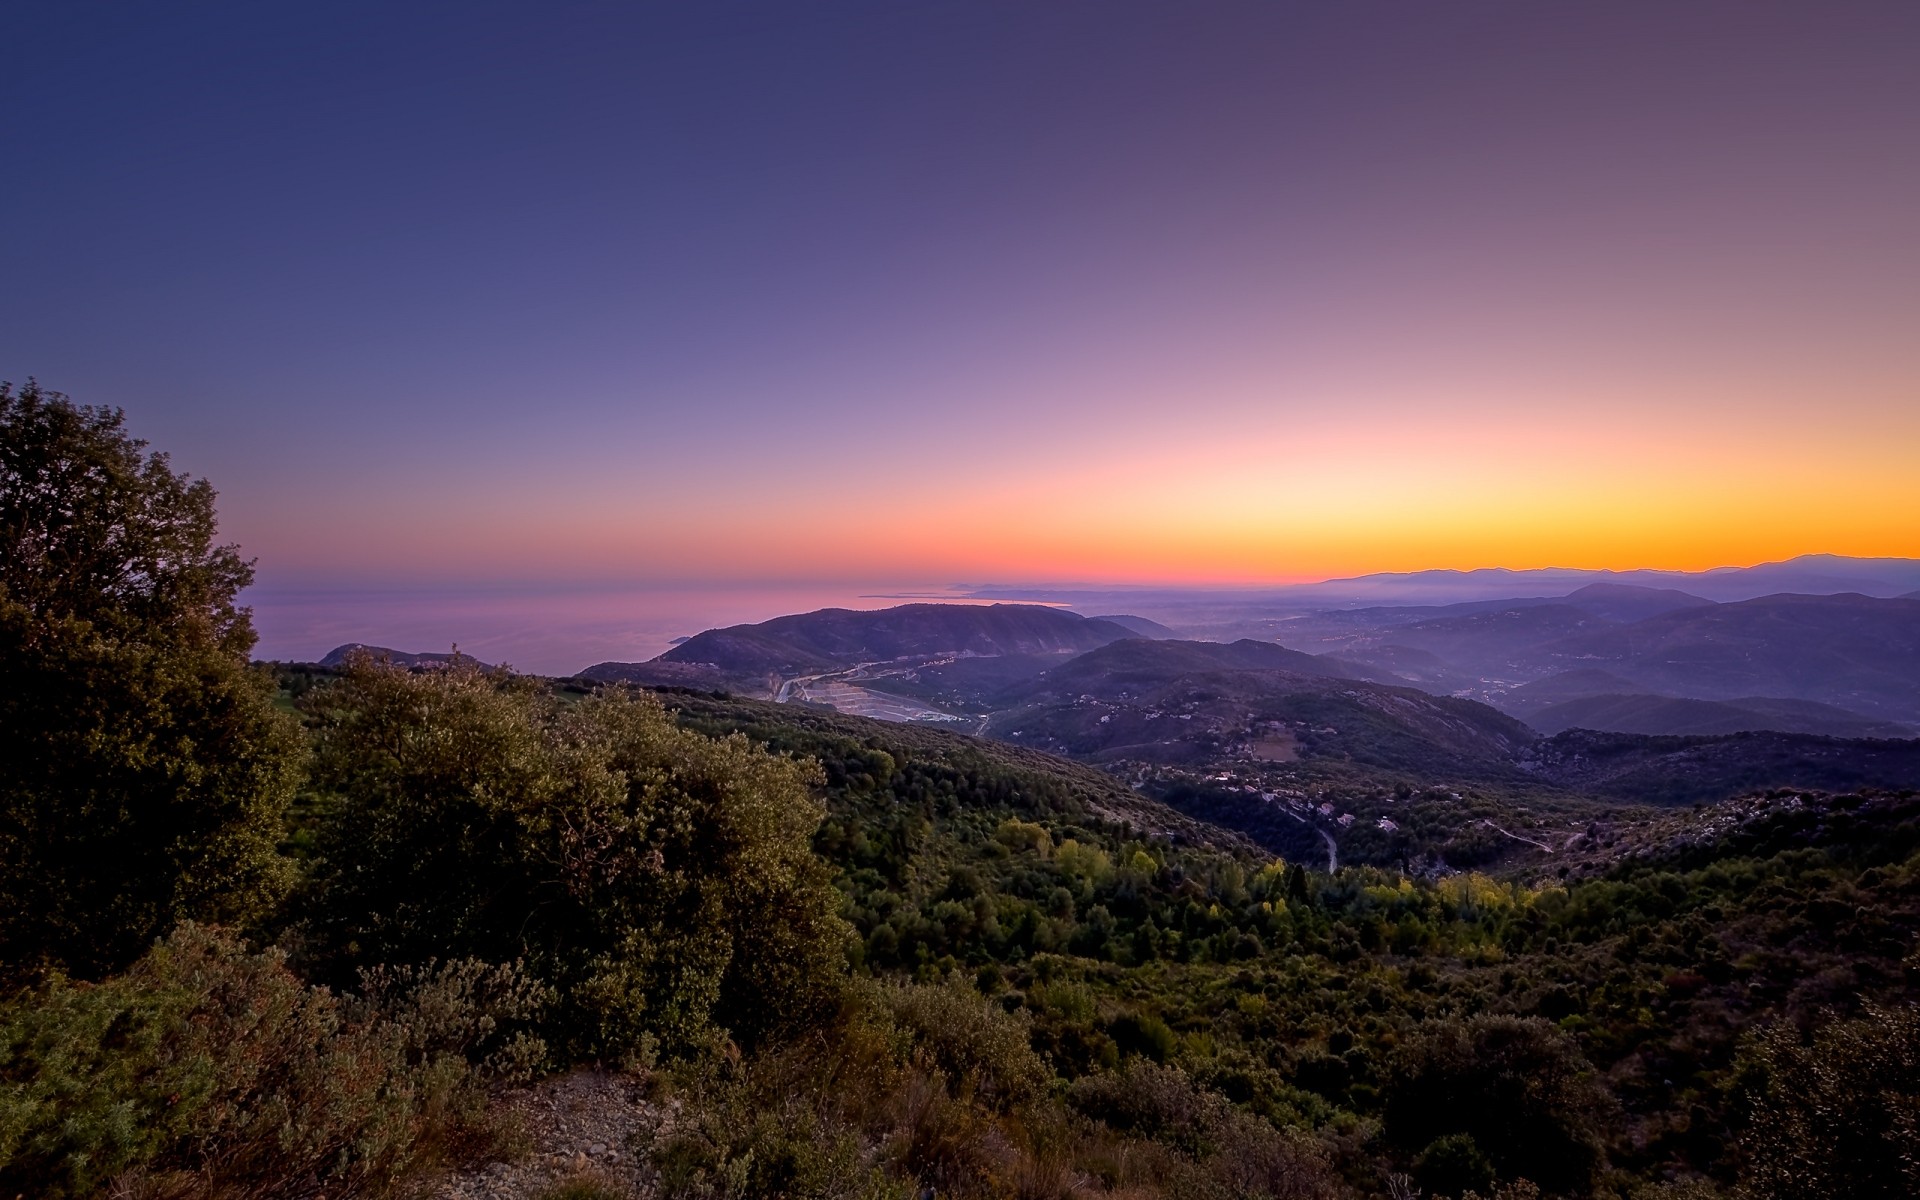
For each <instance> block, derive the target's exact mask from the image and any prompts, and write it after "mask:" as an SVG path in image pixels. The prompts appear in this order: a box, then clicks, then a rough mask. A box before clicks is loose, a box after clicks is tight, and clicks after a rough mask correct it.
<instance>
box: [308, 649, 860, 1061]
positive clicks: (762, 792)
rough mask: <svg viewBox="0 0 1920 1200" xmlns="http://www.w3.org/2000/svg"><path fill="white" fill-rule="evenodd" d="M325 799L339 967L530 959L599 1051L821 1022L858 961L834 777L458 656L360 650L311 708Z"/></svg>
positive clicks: (567, 1039) (587, 1048) (569, 1039)
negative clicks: (834, 857)
mask: <svg viewBox="0 0 1920 1200" xmlns="http://www.w3.org/2000/svg"><path fill="white" fill-rule="evenodd" d="M307 706H308V710H309V712H310V714H311V716H312V719H313V721H314V724H315V734H316V738H315V745H316V756H315V767H314V782H315V785H316V787H317V789H318V791H319V793H320V796H321V804H322V811H323V814H324V815H323V818H322V828H321V832H320V835H319V839H318V843H319V849H320V863H319V865H318V868H317V871H316V876H315V882H314V890H313V894H312V897H311V900H310V905H311V914H312V915H311V918H310V923H309V932H308V936H309V938H310V941H311V944H312V945H313V946H314V947H315V948H316V952H317V953H318V954H320V955H322V956H325V955H332V956H333V957H334V958H335V959H336V960H337V961H336V962H335V964H334V969H336V970H338V969H340V968H342V967H345V966H357V965H363V964H371V963H380V962H394V963H411V962H421V961H425V960H427V959H430V958H434V957H439V956H446V955H472V956H477V957H480V958H485V959H489V960H494V961H499V960H504V959H510V958H518V957H522V956H524V957H525V958H526V959H527V960H528V962H529V963H530V965H531V967H532V969H533V970H534V971H536V972H537V973H538V974H539V975H540V976H541V977H542V978H543V979H545V980H547V981H548V982H549V983H550V984H552V985H553V987H554V988H555V991H556V994H557V996H558V1003H557V1009H556V1020H555V1024H554V1028H555V1030H556V1038H557V1039H558V1041H559V1043H560V1044H561V1045H562V1046H563V1048H565V1049H567V1050H569V1051H571V1052H572V1053H575V1054H581V1055H594V1056H600V1055H613V1056H616V1057H617V1056H621V1055H634V1054H644V1053H645V1052H646V1051H647V1049H648V1048H649V1046H651V1045H653V1044H655V1043H658V1044H664V1045H666V1046H667V1047H668V1048H684V1047H688V1046H692V1045H694V1044H696V1043H698V1042H700V1041H701V1040H702V1039H703V1038H706V1037H707V1036H709V1035H710V1034H711V1033H713V1032H714V1031H716V1030H725V1031H727V1032H730V1033H731V1034H733V1035H734V1036H736V1037H740V1038H742V1039H745V1040H749V1041H751V1040H755V1039H758V1038H761V1037H764V1036H765V1035H767V1034H769V1033H772V1032H775V1031H777V1030H779V1029H783V1028H792V1027H795V1026H797V1025H801V1024H804V1023H805V1022H807V1021H808V1020H810V1019H812V1018H814V1017H816V1016H818V1014H819V1013H820V1012H822V1011H824V1009H825V1007H826V1006H828V1005H829V1004H830V1003H831V1002H832V999H833V993H834V989H835V987H836V986H837V979H838V976H839V974H840V973H841V971H842V970H843V969H844V962H845V954H844V946H845V941H846V938H847V931H846V927H845V925H844V924H843V923H842V922H841V921H840V919H839V917H838V916H837V909H838V904H839V898H838V895H837V894H836V893H835V892H834V891H833V889H832V887H831V886H830V885H829V883H828V881H827V876H826V872H825V869H824V867H823V866H822V864H821V863H820V862H819V861H818V860H817V859H816V858H815V857H814V855H813V854H812V851H811V848H810V843H809V839H810V838H811V836H812V834H813V831H814V828H815V827H816V826H817V825H818V824H819V821H820V818H821V815H822V808H821V805H820V802H819V800H818V799H816V798H815V796H814V795H813V794H812V788H813V787H814V786H815V785H816V784H817V783H818V781H819V777H818V774H817V770H818V769H817V767H815V766H813V765H812V764H810V763H807V762H803V761H800V760H796V759H791V758H787V757H784V756H779V755H775V754H771V753H768V752H766V751H764V750H761V749H759V748H757V747H755V746H753V745H752V744H750V743H749V742H748V741H747V740H746V739H745V738H744V737H739V736H734V737H728V738H718V739H716V738H708V737H703V736H701V735H699V734H697V733H692V732H689V731H687V730H684V729H681V728H679V727H678V726H676V725H675V724H674V722H673V721H672V719H671V718H669V717H668V716H667V714H666V713H665V712H664V710H662V709H661V707H660V706H659V705H658V704H657V703H656V702H653V701H652V700H650V699H644V698H641V699H636V698H631V697H628V696H625V695H619V694H615V695H606V696H597V697H591V698H588V699H585V700H582V701H580V702H578V703H573V704H567V703H564V702H562V701H560V700H558V699H556V698H554V697H553V696H551V695H548V694H545V693H543V692H541V691H538V690H535V689H533V688H531V687H529V686H528V685H526V684H525V683H522V682H516V681H514V680H511V679H508V678H505V677H503V676H496V675H492V674H488V673H486V672H483V671H480V670H479V669H477V668H476V667H474V666H473V665H472V664H470V663H456V664H455V665H454V666H452V667H451V668H448V669H445V670H439V671H428V672H408V671H405V670H402V669H400V668H397V667H393V666H390V665H387V664H383V663H378V662H375V661H373V660H371V659H369V658H366V657H364V656H363V657H361V658H359V659H356V660H355V661H354V662H353V663H351V664H350V666H349V667H348V669H347V672H346V674H345V677H344V678H343V679H342V680H341V682H340V683H339V684H338V685H336V686H334V687H330V688H324V689H320V690H317V691H315V692H314V693H312V694H311V695H310V696H309V697H308V700H307Z"/></svg>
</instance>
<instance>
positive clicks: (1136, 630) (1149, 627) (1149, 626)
mask: <svg viewBox="0 0 1920 1200" xmlns="http://www.w3.org/2000/svg"><path fill="white" fill-rule="evenodd" d="M1088 620H1092V621H1111V622H1113V623H1114V624H1115V625H1118V626H1120V627H1121V628H1122V629H1128V630H1132V631H1133V634H1134V636H1136V637H1143V638H1177V637H1179V636H1180V635H1179V634H1177V633H1175V632H1174V631H1173V630H1171V629H1168V628H1167V627H1166V626H1165V625H1162V624H1161V623H1160V622H1158V621H1149V620H1147V619H1146V618H1145V617H1130V616H1126V615H1125V614H1110V615H1106V616H1095V617H1089V618H1088Z"/></svg>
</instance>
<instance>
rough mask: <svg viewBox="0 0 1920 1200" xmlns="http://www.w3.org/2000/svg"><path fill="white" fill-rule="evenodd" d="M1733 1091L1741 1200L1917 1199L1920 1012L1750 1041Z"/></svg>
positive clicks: (1893, 1012)
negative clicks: (1737, 1111)
mask: <svg viewBox="0 0 1920 1200" xmlns="http://www.w3.org/2000/svg"><path fill="white" fill-rule="evenodd" d="M1908 962H1909V963H1910V964H1912V965H1915V966H1920V960H1916V959H1909V960H1908ZM1734 1092H1735V1101H1736V1106H1737V1108H1739V1109H1741V1110H1744V1112H1743V1116H1744V1120H1742V1121H1741V1122H1740V1124H1741V1130H1740V1150H1741V1157H1742V1159H1743V1162H1742V1164H1741V1172H1740V1175H1741V1180H1740V1182H1741V1189H1740V1193H1739V1194H1740V1195H1741V1196H1742V1197H1745V1198H1747V1200H1785V1198H1786V1197H1805V1198H1806V1200H1840V1197H1847V1198H1848V1200H1882V1198H1890V1197H1895V1196H1912V1195H1916V1194H1920V1006H1916V1005H1913V1004H1906V1005H1890V1006H1882V1005H1878V1004H1872V1003H1868V1004H1866V1005H1865V1006H1864V1008H1863V1011H1862V1012H1861V1014H1860V1015H1859V1016H1858V1017H1855V1018H1853V1019H1851V1020H1837V1019H1834V1018H1833V1016H1832V1014H1823V1017H1822V1020H1821V1022H1820V1023H1819V1024H1817V1025H1816V1026H1815V1027H1814V1029H1813V1030H1812V1031H1811V1033H1810V1034H1809V1035H1807V1036H1804V1037H1803V1036H1802V1035H1801V1033H1800V1032H1799V1031H1798V1030H1796V1029H1795V1028H1794V1027H1793V1026H1792V1025H1789V1024H1785V1023H1782V1024H1778V1025H1774V1026H1771V1027H1769V1028H1767V1029H1764V1030H1761V1031H1760V1032H1758V1033H1755V1034H1751V1035H1749V1036H1748V1037H1747V1039H1746V1042H1745V1044H1744V1045H1743V1047H1742V1050H1741V1055H1740V1060H1739V1063H1738V1071H1737V1076H1736V1080H1735V1088H1734Z"/></svg>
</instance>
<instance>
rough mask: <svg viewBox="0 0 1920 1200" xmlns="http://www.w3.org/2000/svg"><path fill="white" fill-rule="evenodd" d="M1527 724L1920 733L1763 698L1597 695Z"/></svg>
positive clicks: (1825, 707) (1626, 729) (1545, 729)
mask: <svg viewBox="0 0 1920 1200" xmlns="http://www.w3.org/2000/svg"><path fill="white" fill-rule="evenodd" d="M1525 719H1526V722H1527V724H1529V725H1531V726H1533V727H1534V728H1535V729H1538V730H1539V731H1540V732H1541V733H1547V734H1553V733H1559V732H1561V731H1562V730H1565V729H1594V730H1600V731H1602V732H1608V733H1648V734H1720V733H1744V732H1749V731H1752V730H1760V729H1772V730H1778V731H1779V732H1782V733H1817V734H1824V735H1827V736H1830V737H1853V738H1863V737H1864V738H1905V737H1913V736H1914V735H1915V733H1916V732H1917V731H1916V730H1915V729H1914V728H1913V727H1911V726H1907V725H1901V724H1897V723H1895V722H1892V721H1876V720H1874V719H1872V718H1871V717H1863V716H1861V715H1860V714H1859V713H1855V712H1848V711H1847V710H1846V709H1844V708H1835V707H1834V706H1832V705H1830V704H1820V703H1817V702H1815V701H1812V700H1782V699H1773V698H1768V697H1761V696H1751V697H1743V698H1741V699H1738V700H1693V699H1687V698H1684V697H1679V696H1646V695H1597V696H1583V697H1580V698H1579V699H1576V700H1568V701H1565V702H1563V703H1559V704H1550V705H1547V706H1546V707H1544V708H1541V709H1538V710H1537V711H1535V712H1533V713H1530V714H1529V715H1528V716H1527V717H1526V718H1525Z"/></svg>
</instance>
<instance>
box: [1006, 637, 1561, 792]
mask: <svg viewBox="0 0 1920 1200" xmlns="http://www.w3.org/2000/svg"><path fill="white" fill-rule="evenodd" d="M1343 670H1344V667H1343V664H1340V663H1337V662H1331V661H1328V660H1327V659H1324V658H1321V657H1318V656H1315V655H1310V654H1301V653H1299V652H1297V651H1293V650H1287V649H1284V648H1282V647H1279V646H1274V645H1272V644H1270V643H1263V642H1255V641H1243V642H1236V643H1233V644H1230V645H1221V644H1217V643H1204V642H1148V641H1142V640H1132V641H1125V642H1115V643H1113V644H1111V645H1108V646H1105V647H1102V648H1100V649H1098V650H1094V651H1090V652H1089V653H1086V654H1082V655H1079V656H1077V657H1075V658H1073V659H1071V660H1069V661H1068V662H1067V663H1065V664H1064V665H1062V666H1060V667H1057V668H1055V669H1054V670H1052V671H1049V672H1047V673H1046V674H1044V675H1042V676H1040V677H1039V678H1037V679H1035V680H1034V681H1032V682H1031V683H1030V684H1028V685H1026V686H1024V687H1022V688H1021V689H1019V690H1018V693H1017V694H1009V695H1005V696H1003V697H1002V698H1001V703H1002V704H1003V705H1004V706H1005V708H1004V710H1003V711H1001V712H999V713H997V714H996V715H995V716H994V718H993V720H992V723H991V726H990V732H991V733H992V734H993V735H994V736H996V737H1000V738H1004V739H1008V740H1013V741H1018V742H1020V744H1022V745H1026V746H1036V747H1038V748H1041V749H1046V750H1051V751H1054V752H1055V753H1060V754H1066V755H1070V756H1072V757H1076V758H1085V759H1090V760H1093V761H1113V760H1117V759H1140V760H1145V761H1151V762H1161V763H1184V764H1202V763H1207V762H1211V761H1215V760H1218V759H1219V758H1221V757H1223V756H1233V755H1236V754H1245V753H1254V754H1256V755H1259V754H1264V755H1268V756H1280V757H1286V758H1291V757H1293V756H1296V755H1297V756H1299V757H1301V758H1309V759H1311V758H1323V759H1330V760H1334V761H1341V762H1353V763H1361V764H1366V765H1370V766H1375V767H1380V768H1385V769H1392V770H1405V769H1411V768H1413V767H1414V766H1415V765H1416V764H1420V765H1422V769H1431V770H1456V769H1465V770H1468V771H1470V772H1471V773H1473V774H1477V775H1504V774H1508V773H1511V772H1512V771H1513V767H1512V765H1511V763H1512V756H1513V755H1514V754H1515V753H1516V752H1518V751H1519V750H1520V749H1522V748H1523V747H1525V746H1526V745H1528V744H1530V743H1531V742H1533V741H1534V739H1535V736H1536V735H1535V734H1534V732H1533V731H1532V730H1531V729H1528V728H1527V727H1526V726H1525V725H1523V724H1521V723H1520V722H1519V721H1516V720H1514V719H1513V718H1511V717H1508V716H1506V715H1505V714H1503V713H1500V712H1497V711H1495V710H1494V709H1492V708H1489V707H1487V706H1486V705H1483V704H1476V703H1474V702H1472V701H1467V700H1457V699H1453V698H1451V697H1439V696H1433V695H1430V694H1428V693H1426V692H1422V691H1418V690H1416V689H1414V688H1409V687H1389V686H1384V685H1381V684H1376V683H1370V682H1367V681H1365V680H1360V679H1354V678H1350V677H1346V676H1345V675H1343V674H1342V671H1343ZM1262 747H1264V748H1263V749H1262Z"/></svg>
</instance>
